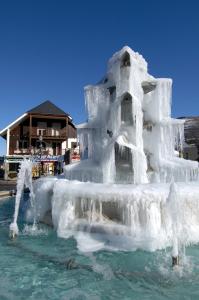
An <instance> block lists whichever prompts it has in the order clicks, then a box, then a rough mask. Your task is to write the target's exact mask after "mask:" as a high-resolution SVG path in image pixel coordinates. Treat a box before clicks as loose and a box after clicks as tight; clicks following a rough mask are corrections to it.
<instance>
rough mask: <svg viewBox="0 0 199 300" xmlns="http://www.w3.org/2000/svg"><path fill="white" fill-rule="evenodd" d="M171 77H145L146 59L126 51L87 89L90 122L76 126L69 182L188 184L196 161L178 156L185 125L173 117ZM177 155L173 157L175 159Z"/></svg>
mask: <svg viewBox="0 0 199 300" xmlns="http://www.w3.org/2000/svg"><path fill="white" fill-rule="evenodd" d="M171 89H172V80H171V79H165V78H164V79H162V78H161V79H156V78H154V77H153V76H151V75H149V74H148V71H147V63H146V61H145V60H144V58H143V57H142V56H141V55H140V54H138V53H135V52H134V51H133V50H132V49H130V48H129V47H124V48H123V49H122V50H121V51H119V52H117V53H116V54H114V55H113V57H112V58H111V59H110V61H109V64H108V71H107V74H106V76H105V77H104V78H103V80H102V81H101V82H100V83H99V84H97V85H94V86H87V87H86V88H85V98H86V107H87V111H88V122H87V123H85V124H81V125H79V126H78V134H79V140H80V147H81V157H82V161H81V162H79V163H77V164H74V165H70V166H66V167H65V176H66V178H67V179H77V180H80V181H92V182H103V183H134V184H140V183H148V182H170V181H171V179H172V178H173V179H174V180H175V181H191V180H195V179H197V178H198V163H197V162H192V161H187V160H184V159H183V158H180V157H179V156H180V155H181V154H182V150H183V149H182V148H183V138H184V121H183V120H178V119H172V118H171ZM176 154H177V155H176Z"/></svg>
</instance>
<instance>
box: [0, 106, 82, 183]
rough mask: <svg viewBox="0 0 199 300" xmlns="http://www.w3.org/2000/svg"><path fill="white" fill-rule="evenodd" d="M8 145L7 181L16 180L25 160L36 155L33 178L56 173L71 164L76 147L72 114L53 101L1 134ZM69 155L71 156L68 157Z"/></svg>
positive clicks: (39, 107)
mask: <svg viewBox="0 0 199 300" xmlns="http://www.w3.org/2000/svg"><path fill="white" fill-rule="evenodd" d="M0 136H2V137H3V138H4V139H5V140H6V143H7V151H6V157H5V179H13V178H16V175H17V170H18V167H19V164H20V162H21V160H22V159H23V158H24V157H27V158H28V157H30V156H31V155H34V156H36V157H37V161H38V165H37V166H36V167H35V170H34V172H33V173H34V174H33V176H35V177H38V176H40V175H41V174H46V175H47V174H57V173H59V172H61V169H62V167H63V163H64V157H65V163H69V162H70V153H69V150H70V149H74V148H75V147H76V146H77V138H76V128H75V126H74V124H73V123H72V118H71V116H70V115H69V114H67V113H65V112H64V111H63V110H61V109H60V108H58V107H57V106H56V105H55V104H53V103H52V102H51V101H45V102H43V103H41V104H40V105H38V106H36V107H34V108H32V109H30V110H29V111H27V112H26V113H24V114H23V115H21V116H20V117H19V118H18V119H16V120H15V121H13V122H12V123H11V124H9V125H8V126H7V127H6V128H4V129H3V130H1V131H0ZM67 152H68V155H67Z"/></svg>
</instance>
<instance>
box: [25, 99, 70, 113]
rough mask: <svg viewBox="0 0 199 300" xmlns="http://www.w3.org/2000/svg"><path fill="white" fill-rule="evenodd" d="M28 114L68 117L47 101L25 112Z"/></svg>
mask: <svg viewBox="0 0 199 300" xmlns="http://www.w3.org/2000/svg"><path fill="white" fill-rule="evenodd" d="M27 112H28V113H30V114H43V115H56V116H60V115H61V116H63V115H65V116H69V115H68V114H67V113H65V112H64V111H63V110H62V109H60V108H59V107H57V106H56V105H55V104H53V103H52V102H51V101H49V100H47V101H45V102H43V103H41V104H40V105H38V106H36V107H34V108H32V109H31V110H29V111H27Z"/></svg>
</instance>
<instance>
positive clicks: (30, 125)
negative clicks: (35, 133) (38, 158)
mask: <svg viewBox="0 0 199 300" xmlns="http://www.w3.org/2000/svg"><path fill="white" fill-rule="evenodd" d="M31 137H32V116H31V115H30V123H29V149H30V151H31V146H32V145H31Z"/></svg>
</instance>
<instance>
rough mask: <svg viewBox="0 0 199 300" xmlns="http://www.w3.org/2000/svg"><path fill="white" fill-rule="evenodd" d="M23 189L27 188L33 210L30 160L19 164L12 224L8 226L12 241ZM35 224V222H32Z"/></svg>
mask: <svg viewBox="0 0 199 300" xmlns="http://www.w3.org/2000/svg"><path fill="white" fill-rule="evenodd" d="M24 187H26V188H29V191H30V201H31V205H32V207H33V209H34V198H35V195H34V192H33V184H32V162H31V161H30V160H27V159H24V160H23V161H22V162H21V165H20V168H19V173H18V176H17V194H16V198H15V211H14V216H13V222H12V223H11V224H10V238H12V239H14V238H15V237H16V236H17V235H18V233H19V229H18V225H17V219H18V214H19V206H20V201H21V198H22V193H23V191H24ZM34 223H35V220H34Z"/></svg>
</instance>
